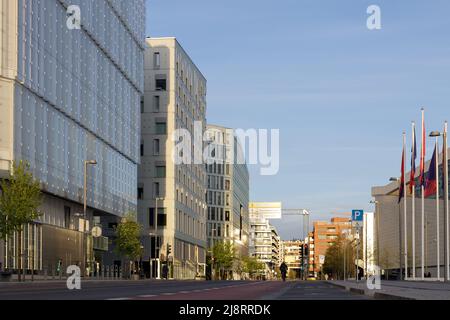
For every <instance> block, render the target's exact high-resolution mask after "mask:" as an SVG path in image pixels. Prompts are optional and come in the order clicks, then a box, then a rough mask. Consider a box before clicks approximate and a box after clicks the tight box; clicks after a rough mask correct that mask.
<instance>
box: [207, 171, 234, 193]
mask: <svg viewBox="0 0 450 320" xmlns="http://www.w3.org/2000/svg"><path fill="white" fill-rule="evenodd" d="M208 189H216V190H226V191H230V189H231V181H230V180H229V179H225V178H224V177H223V176H213V175H208Z"/></svg>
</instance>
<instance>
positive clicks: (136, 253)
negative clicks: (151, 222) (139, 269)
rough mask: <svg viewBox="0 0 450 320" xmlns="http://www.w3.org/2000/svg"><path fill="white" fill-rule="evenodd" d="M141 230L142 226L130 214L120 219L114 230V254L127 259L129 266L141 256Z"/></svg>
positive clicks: (132, 214)
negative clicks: (115, 236)
mask: <svg viewBox="0 0 450 320" xmlns="http://www.w3.org/2000/svg"><path fill="white" fill-rule="evenodd" d="M141 230H142V226H141V225H140V224H139V223H138V222H137V221H136V214H135V213H132V212H130V213H128V214H127V215H126V216H125V217H124V218H122V221H121V222H120V224H119V225H118V226H117V229H116V235H117V238H116V252H117V253H118V254H119V255H120V256H122V257H123V258H125V259H128V260H129V264H130V266H131V264H132V263H133V262H135V261H136V260H137V259H138V258H139V257H140V256H141V255H142V244H141V240H140V237H141Z"/></svg>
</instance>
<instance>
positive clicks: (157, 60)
mask: <svg viewBox="0 0 450 320" xmlns="http://www.w3.org/2000/svg"><path fill="white" fill-rule="evenodd" d="M153 66H154V67H155V68H159V67H161V55H160V53H159V52H155V53H154V54H153Z"/></svg>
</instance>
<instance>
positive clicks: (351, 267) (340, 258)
mask: <svg viewBox="0 0 450 320" xmlns="http://www.w3.org/2000/svg"><path fill="white" fill-rule="evenodd" d="M344 265H345V267H344ZM355 269H356V266H355V252H354V247H353V245H352V242H351V241H349V240H348V239H346V238H344V237H342V236H339V237H338V238H337V239H336V241H335V243H334V244H333V245H332V246H330V247H329V248H328V250H327V253H326V255H325V264H324V265H323V273H324V274H330V275H332V276H333V278H335V279H339V278H344V276H345V277H348V275H349V274H352V273H353V272H354V271H355Z"/></svg>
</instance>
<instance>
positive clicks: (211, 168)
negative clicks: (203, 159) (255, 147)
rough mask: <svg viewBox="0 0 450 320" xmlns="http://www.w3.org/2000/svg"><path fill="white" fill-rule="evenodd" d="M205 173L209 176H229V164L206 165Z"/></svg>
mask: <svg viewBox="0 0 450 320" xmlns="http://www.w3.org/2000/svg"><path fill="white" fill-rule="evenodd" d="M205 166H206V172H208V173H211V174H221V175H227V176H229V175H230V164H229V163H227V164H223V163H216V162H214V163H213V164H206V165H205Z"/></svg>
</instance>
